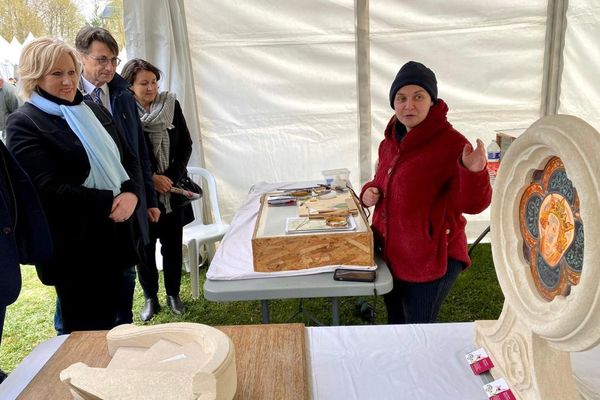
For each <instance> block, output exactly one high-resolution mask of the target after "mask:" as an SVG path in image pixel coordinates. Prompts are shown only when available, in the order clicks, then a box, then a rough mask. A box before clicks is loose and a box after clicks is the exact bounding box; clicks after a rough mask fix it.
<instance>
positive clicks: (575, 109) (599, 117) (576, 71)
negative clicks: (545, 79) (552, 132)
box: [558, 0, 600, 131]
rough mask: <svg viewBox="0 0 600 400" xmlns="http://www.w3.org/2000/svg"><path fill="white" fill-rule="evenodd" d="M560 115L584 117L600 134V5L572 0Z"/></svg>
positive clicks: (568, 18) (568, 17)
mask: <svg viewBox="0 0 600 400" xmlns="http://www.w3.org/2000/svg"><path fill="white" fill-rule="evenodd" d="M567 21H568V22H567V32H566V39H565V49H564V69H563V75H562V84H561V92H560V106H559V108H558V112H559V113H560V114H570V115H574V116H576V117H579V118H582V119H583V120H584V121H586V122H587V123H588V124H590V125H592V126H593V127H594V128H596V130H598V131H600V112H599V111H598V110H599V109H600V106H599V104H600V84H598V82H599V81H600V78H599V77H598V76H599V75H600V51H599V45H598V38H600V4H599V3H598V2H597V1H593V0H569V8H568V10H567Z"/></svg>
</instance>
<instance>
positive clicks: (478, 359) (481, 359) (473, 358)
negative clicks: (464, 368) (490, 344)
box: [465, 347, 494, 375]
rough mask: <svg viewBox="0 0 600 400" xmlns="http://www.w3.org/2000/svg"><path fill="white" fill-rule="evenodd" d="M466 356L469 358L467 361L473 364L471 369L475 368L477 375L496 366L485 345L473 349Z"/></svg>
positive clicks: (474, 371)
mask: <svg viewBox="0 0 600 400" xmlns="http://www.w3.org/2000/svg"><path fill="white" fill-rule="evenodd" d="M465 357H466V358H467V362H468V363H469V365H470V366H471V370H473V373H474V374H475V375H479V374H481V373H483V372H486V371H489V370H490V369H492V368H494V364H493V363H492V360H490V357H489V356H488V354H487V353H486V351H485V349H484V348H483V347H480V348H479V349H477V350H473V351H472V352H470V353H469V354H467V355H466V356H465Z"/></svg>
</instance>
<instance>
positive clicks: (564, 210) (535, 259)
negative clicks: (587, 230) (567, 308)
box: [519, 157, 584, 301]
mask: <svg viewBox="0 0 600 400" xmlns="http://www.w3.org/2000/svg"><path fill="white" fill-rule="evenodd" d="M519 226H520V230H521V235H522V237H523V255H524V257H525V259H526V260H528V263H529V266H530V271H531V275H532V277H533V281H534V283H535V287H536V288H537V290H538V292H539V294H540V295H541V296H542V297H543V298H544V299H545V300H547V301H551V300H553V299H554V298H555V297H556V296H559V295H560V296H568V295H569V293H570V291H571V286H573V285H577V284H578V283H579V279H580V276H581V271H582V269H583V243H584V240H583V223H582V221H581V215H580V212H579V197H578V196H577V190H576V189H575V187H574V186H573V183H572V182H571V180H570V179H569V178H568V176H567V172H566V171H565V166H564V164H563V163H562V161H561V159H560V158H558V157H552V158H551V159H550V160H549V161H548V162H547V163H546V166H545V167H544V169H543V170H536V171H534V173H533V174H532V181H531V184H530V185H529V186H527V187H526V189H525V192H524V193H523V196H522V197H521V202H520V205H519Z"/></svg>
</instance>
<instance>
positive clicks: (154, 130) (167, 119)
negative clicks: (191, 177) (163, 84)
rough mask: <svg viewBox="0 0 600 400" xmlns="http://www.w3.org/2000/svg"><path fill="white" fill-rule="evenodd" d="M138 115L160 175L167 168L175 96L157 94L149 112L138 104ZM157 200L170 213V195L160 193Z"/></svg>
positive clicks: (162, 93) (164, 93)
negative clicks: (169, 131) (168, 130)
mask: <svg viewBox="0 0 600 400" xmlns="http://www.w3.org/2000/svg"><path fill="white" fill-rule="evenodd" d="M138 114H139V115H140V119H141V120H142V125H143V126H144V131H145V132H146V134H147V135H148V138H149V139H150V143H151V144H152V152H153V153H154V157H155V158H156V161H157V163H158V165H157V169H158V170H157V172H158V173H159V174H162V173H164V172H165V171H166V170H167V168H169V133H168V132H167V129H171V128H173V115H174V114H175V95H174V94H173V93H169V92H161V93H159V94H158V95H157V96H156V99H154V101H153V102H152V104H150V111H146V109H144V107H142V106H141V104H140V103H138ZM174 183H175V182H173V184H174ZM158 198H159V200H160V202H161V203H163V204H164V206H165V210H166V211H167V213H170V212H171V202H170V199H171V193H161V194H160V195H159V196H158Z"/></svg>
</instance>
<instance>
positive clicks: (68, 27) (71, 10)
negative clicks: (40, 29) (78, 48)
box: [34, 0, 85, 43]
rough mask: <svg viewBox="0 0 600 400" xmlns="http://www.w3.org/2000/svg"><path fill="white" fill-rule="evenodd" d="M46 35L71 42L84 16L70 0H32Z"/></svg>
mask: <svg viewBox="0 0 600 400" xmlns="http://www.w3.org/2000/svg"><path fill="white" fill-rule="evenodd" d="M34 1H35V6H36V10H37V13H38V15H39V17H40V19H41V20H42V21H43V23H44V27H45V31H46V35H48V36H52V37H59V38H61V39H63V40H65V41H66V42H69V43H73V41H74V40H75V35H76V34H77V32H78V31H79V28H81V26H82V25H83V24H84V21H85V20H84V18H83V16H82V15H81V13H80V12H79V10H78V9H77V7H76V6H75V4H74V3H73V2H72V1H71V0H34Z"/></svg>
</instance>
